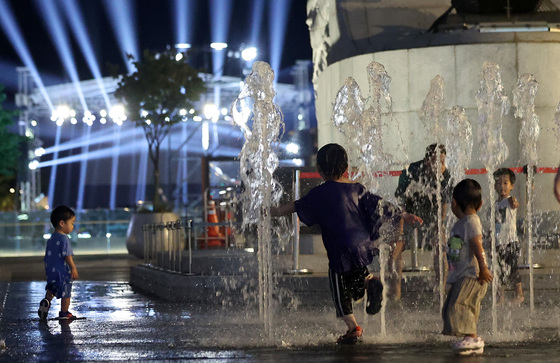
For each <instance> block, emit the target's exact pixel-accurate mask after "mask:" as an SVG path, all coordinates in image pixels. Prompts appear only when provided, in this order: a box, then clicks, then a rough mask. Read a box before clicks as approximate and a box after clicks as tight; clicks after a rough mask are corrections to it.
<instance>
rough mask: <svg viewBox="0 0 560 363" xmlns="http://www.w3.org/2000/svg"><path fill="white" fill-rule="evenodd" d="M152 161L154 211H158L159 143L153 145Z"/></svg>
mask: <svg viewBox="0 0 560 363" xmlns="http://www.w3.org/2000/svg"><path fill="white" fill-rule="evenodd" d="M152 162H153V163H154V198H153V201H152V202H153V204H154V212H160V201H159V144H156V145H154V157H153V159H152Z"/></svg>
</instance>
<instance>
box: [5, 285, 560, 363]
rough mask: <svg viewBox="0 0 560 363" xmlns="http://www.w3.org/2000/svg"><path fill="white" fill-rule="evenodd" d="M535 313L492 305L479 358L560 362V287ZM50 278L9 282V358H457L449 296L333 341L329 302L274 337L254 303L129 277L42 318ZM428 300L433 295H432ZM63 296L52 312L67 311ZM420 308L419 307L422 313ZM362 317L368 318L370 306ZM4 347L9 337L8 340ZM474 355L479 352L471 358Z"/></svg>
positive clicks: (283, 317)
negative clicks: (153, 294) (200, 298)
mask: <svg viewBox="0 0 560 363" xmlns="http://www.w3.org/2000/svg"><path fill="white" fill-rule="evenodd" d="M538 293H539V299H538V300H536V301H538V304H537V305H536V309H535V313H534V314H532V315H531V314H530V312H529V308H528V306H526V305H523V306H521V307H510V306H504V307H500V309H499V310H498V311H499V313H500V319H499V329H500V331H502V333H499V334H497V335H495V336H493V335H492V334H491V333H490V330H491V325H492V324H491V322H492V317H491V316H490V310H491V309H490V308H489V307H488V306H487V308H486V309H484V308H483V313H482V316H481V322H480V325H479V327H480V330H479V333H480V334H481V335H482V336H483V337H484V338H485V340H486V343H487V348H486V351H485V354H484V356H483V357H478V358H471V359H474V361H476V362H487V361H488V362H489V361H492V362H507V361H511V360H512V359H513V360H515V361H533V360H538V361H540V362H557V361H559V360H560V344H559V343H560V307H559V304H558V302H559V300H560V299H559V297H558V296H559V295H560V294H559V293H558V291H557V290H539V292H538ZM43 294H44V283H43V282H1V283H0V304H1V305H0V306H2V310H1V313H0V314H1V315H0V341H2V340H4V341H5V345H6V348H5V349H2V348H0V361H6V362H8V361H9V362H13V361H19V362H29V361H74V360H88V361H99V360H104V361H108V360H166V359H205V360H206V359H220V360H226V361H227V360H236V361H239V360H241V361H262V360H270V361H288V360H302V361H310V360H313V361H316V360H319V361H326V362H330V361H333V362H334V361H354V360H364V359H367V360H372V361H373V360H378V361H387V362H396V361H411V360H414V361H416V362H448V361H449V362H455V361H457V359H458V357H456V356H453V355H452V354H451V352H450V349H449V343H450V342H451V339H450V338H447V337H443V336H441V335H440V334H438V332H439V330H440V329H441V320H440V316H439V312H438V306H439V303H430V302H427V301H423V302H419V301H418V300H417V299H416V298H415V297H414V296H404V297H403V298H404V300H403V303H402V305H399V306H391V307H389V308H388V310H387V334H386V335H384V336H382V335H381V334H380V333H379V327H380V316H379V314H378V315H375V316H373V317H368V318H367V321H366V322H365V323H363V324H362V325H363V327H364V330H365V335H364V336H365V338H364V343H363V344H361V345H359V346H355V347H339V346H336V345H335V344H334V343H333V342H334V341H335V340H336V337H337V335H339V334H341V333H343V330H344V329H343V324H342V323H341V322H340V321H337V320H336V319H335V318H334V316H333V314H334V313H333V311H332V308H331V306H330V302H328V301H326V302H325V305H324V306H314V307H313V308H311V307H305V308H299V309H296V308H293V307H292V308H290V307H285V308H281V309H276V313H275V317H274V322H275V323H274V328H273V331H272V332H271V334H270V336H264V335H263V324H262V322H261V320H260V319H259V318H258V308H254V307H248V308H244V307H231V306H227V307H220V308H216V307H215V306H214V307H206V306H197V305H193V304H182V303H168V302H163V301H160V300H156V299H152V298H150V297H146V296H143V295H141V294H138V293H135V292H134V291H133V290H132V289H131V288H130V286H129V285H128V284H127V283H126V282H103V281H98V282H91V281H89V282H77V283H75V286H74V300H73V302H72V306H71V311H73V312H74V313H75V314H76V315H78V316H85V317H86V318H87V319H86V320H77V321H73V322H70V323H67V322H62V323H61V322H58V321H48V322H44V323H41V322H39V320H38V317H37V313H36V311H37V305H38V303H39V301H40V300H41V298H42V296H43ZM424 300H425V299H424ZM58 308H59V302H58V301H56V302H54V304H53V307H52V308H51V312H50V315H51V316H55V314H56V313H57V312H58ZM417 309H418V311H416V310H417ZM356 315H357V318H358V320H359V321H364V320H365V314H363V312H362V311H358V312H357V314H356ZM0 347H1V345H0ZM469 361H471V360H469Z"/></svg>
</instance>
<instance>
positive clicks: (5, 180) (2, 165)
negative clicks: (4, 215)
mask: <svg viewBox="0 0 560 363" xmlns="http://www.w3.org/2000/svg"><path fill="white" fill-rule="evenodd" d="M3 90H4V87H3V86H2V85H0V155H2V157H0V209H2V210H5V209H12V208H13V207H14V202H13V197H12V195H11V194H10V193H9V188H10V187H15V177H16V170H17V162H18V158H19V155H20V153H19V149H20V148H19V146H20V144H21V142H22V141H23V140H24V138H23V137H22V136H20V135H18V134H16V133H13V132H11V131H10V128H11V127H12V126H13V125H14V116H15V112H9V111H6V110H4V108H3V107H2V103H3V102H4V100H5V99H6V94H5V93H4V92H3Z"/></svg>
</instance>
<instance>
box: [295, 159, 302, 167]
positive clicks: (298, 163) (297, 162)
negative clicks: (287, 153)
mask: <svg viewBox="0 0 560 363" xmlns="http://www.w3.org/2000/svg"><path fill="white" fill-rule="evenodd" d="M292 162H293V163H294V165H296V166H302V165H303V160H301V159H292Z"/></svg>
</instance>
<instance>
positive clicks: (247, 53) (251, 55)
mask: <svg viewBox="0 0 560 363" xmlns="http://www.w3.org/2000/svg"><path fill="white" fill-rule="evenodd" d="M241 58H243V60H244V61H246V62H249V61H252V60H253V59H255V58H257V48H255V47H249V48H245V49H243V50H242V51H241Z"/></svg>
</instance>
